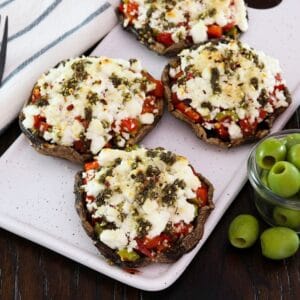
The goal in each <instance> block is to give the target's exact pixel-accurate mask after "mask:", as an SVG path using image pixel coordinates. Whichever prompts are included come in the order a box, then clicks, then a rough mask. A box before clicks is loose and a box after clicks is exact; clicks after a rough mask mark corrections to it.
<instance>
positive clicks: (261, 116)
mask: <svg viewBox="0 0 300 300" xmlns="http://www.w3.org/2000/svg"><path fill="white" fill-rule="evenodd" d="M267 114H268V113H267V112H266V111H265V110H263V109H261V110H260V111H259V118H260V119H262V120H263V119H264V118H265V117H266V116H267Z"/></svg>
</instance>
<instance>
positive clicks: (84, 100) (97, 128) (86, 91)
mask: <svg viewBox="0 0 300 300" xmlns="http://www.w3.org/2000/svg"><path fill="white" fill-rule="evenodd" d="M145 79H146V77H145V76H144V75H143V74H142V68H141V64H140V62H139V61H138V60H130V61H126V60H122V59H111V58H107V57H99V58H97V57H81V58H75V59H70V60H68V61H66V62H65V63H62V64H60V65H58V66H57V67H56V68H53V69H51V70H50V71H49V72H48V73H46V74H43V75H42V76H41V78H40V79H39V80H38V81H37V83H36V85H35V89H38V90H39V93H40V96H41V99H42V100H37V101H35V100H34V99H33V101H32V103H30V104H29V105H28V106H26V107H25V108H24V109H23V113H24V120H23V125H24V127H25V128H27V129H30V130H32V131H36V130H37V131H39V130H41V129H40V128H35V127H34V126H36V125H35V121H34V117H35V116H42V117H43V118H45V120H46V121H45V122H46V124H47V125H48V129H46V130H41V132H40V134H41V135H42V136H43V137H44V139H46V140H47V141H49V142H50V143H56V144H59V145H65V146H73V145H74V142H76V141H79V140H85V143H86V144H88V142H89V141H90V151H91V152H92V153H93V154H97V153H98V152H99V151H100V150H101V149H102V148H103V147H104V146H105V145H106V144H107V142H109V140H111V138H112V137H113V136H115V135H119V134H120V131H121V122H122V120H124V119H128V118H131V119H136V120H138V121H139V122H140V123H141V124H152V123H153V122H154V114H157V113H158V111H157V110H156V111H153V113H152V114H145V115H143V116H141V112H142V109H143V105H144V101H145V99H146V98H147V93H149V92H151V91H153V90H154V89H155V88H156V84H155V83H153V82H152V81H150V80H145ZM43 121H44V120H43ZM37 124H38V123H37ZM114 125H116V126H114ZM130 137H131V136H130V134H129V133H125V134H123V135H122V137H121V138H120V139H119V141H118V143H117V144H118V145H119V146H120V147H124V146H125V145H126V141H127V140H128V139H129V138H130Z"/></svg>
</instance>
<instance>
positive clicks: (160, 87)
mask: <svg viewBox="0 0 300 300" xmlns="http://www.w3.org/2000/svg"><path fill="white" fill-rule="evenodd" d="M143 75H144V76H145V77H146V78H147V79H148V80H149V81H151V82H153V83H155V84H156V87H155V89H154V90H153V91H150V92H149V94H150V95H153V96H155V97H157V98H161V97H162V96H163V95H164V86H163V84H162V83H161V81H160V80H157V79H155V78H154V77H153V76H151V75H150V74H149V73H147V72H143Z"/></svg>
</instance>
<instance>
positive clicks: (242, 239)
mask: <svg viewBox="0 0 300 300" xmlns="http://www.w3.org/2000/svg"><path fill="white" fill-rule="evenodd" d="M258 237H259V222H258V221H257V219H256V218H255V217H254V216H251V215H248V214H243V215H239V216H237V217H236V218H234V219H233V220H232V222H231V223H230V226H229V230H228V238H229V241H230V243H231V244H232V245H233V246H234V247H237V248H249V247H251V246H252V245H253V244H254V243H255V242H256V241H257V239H258ZM260 244H261V250H262V254H263V256H265V257H267V258H269V259H274V260H279V259H285V258H288V257H290V256H292V255H294V254H295V253H296V252H297V251H298V249H299V244H300V240H299V237H298V235H297V233H296V232H295V231H294V230H292V229H290V228H287V227H272V228H269V229H267V230H265V231H264V232H263V233H262V234H261V235H260Z"/></svg>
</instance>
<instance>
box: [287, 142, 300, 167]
mask: <svg viewBox="0 0 300 300" xmlns="http://www.w3.org/2000/svg"><path fill="white" fill-rule="evenodd" d="M287 160H288V161H289V162H290V163H292V164H293V165H294V166H295V167H297V168H298V169H299V170H300V144H296V145H293V146H291V147H290V148H289V151H288V154H287Z"/></svg>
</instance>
